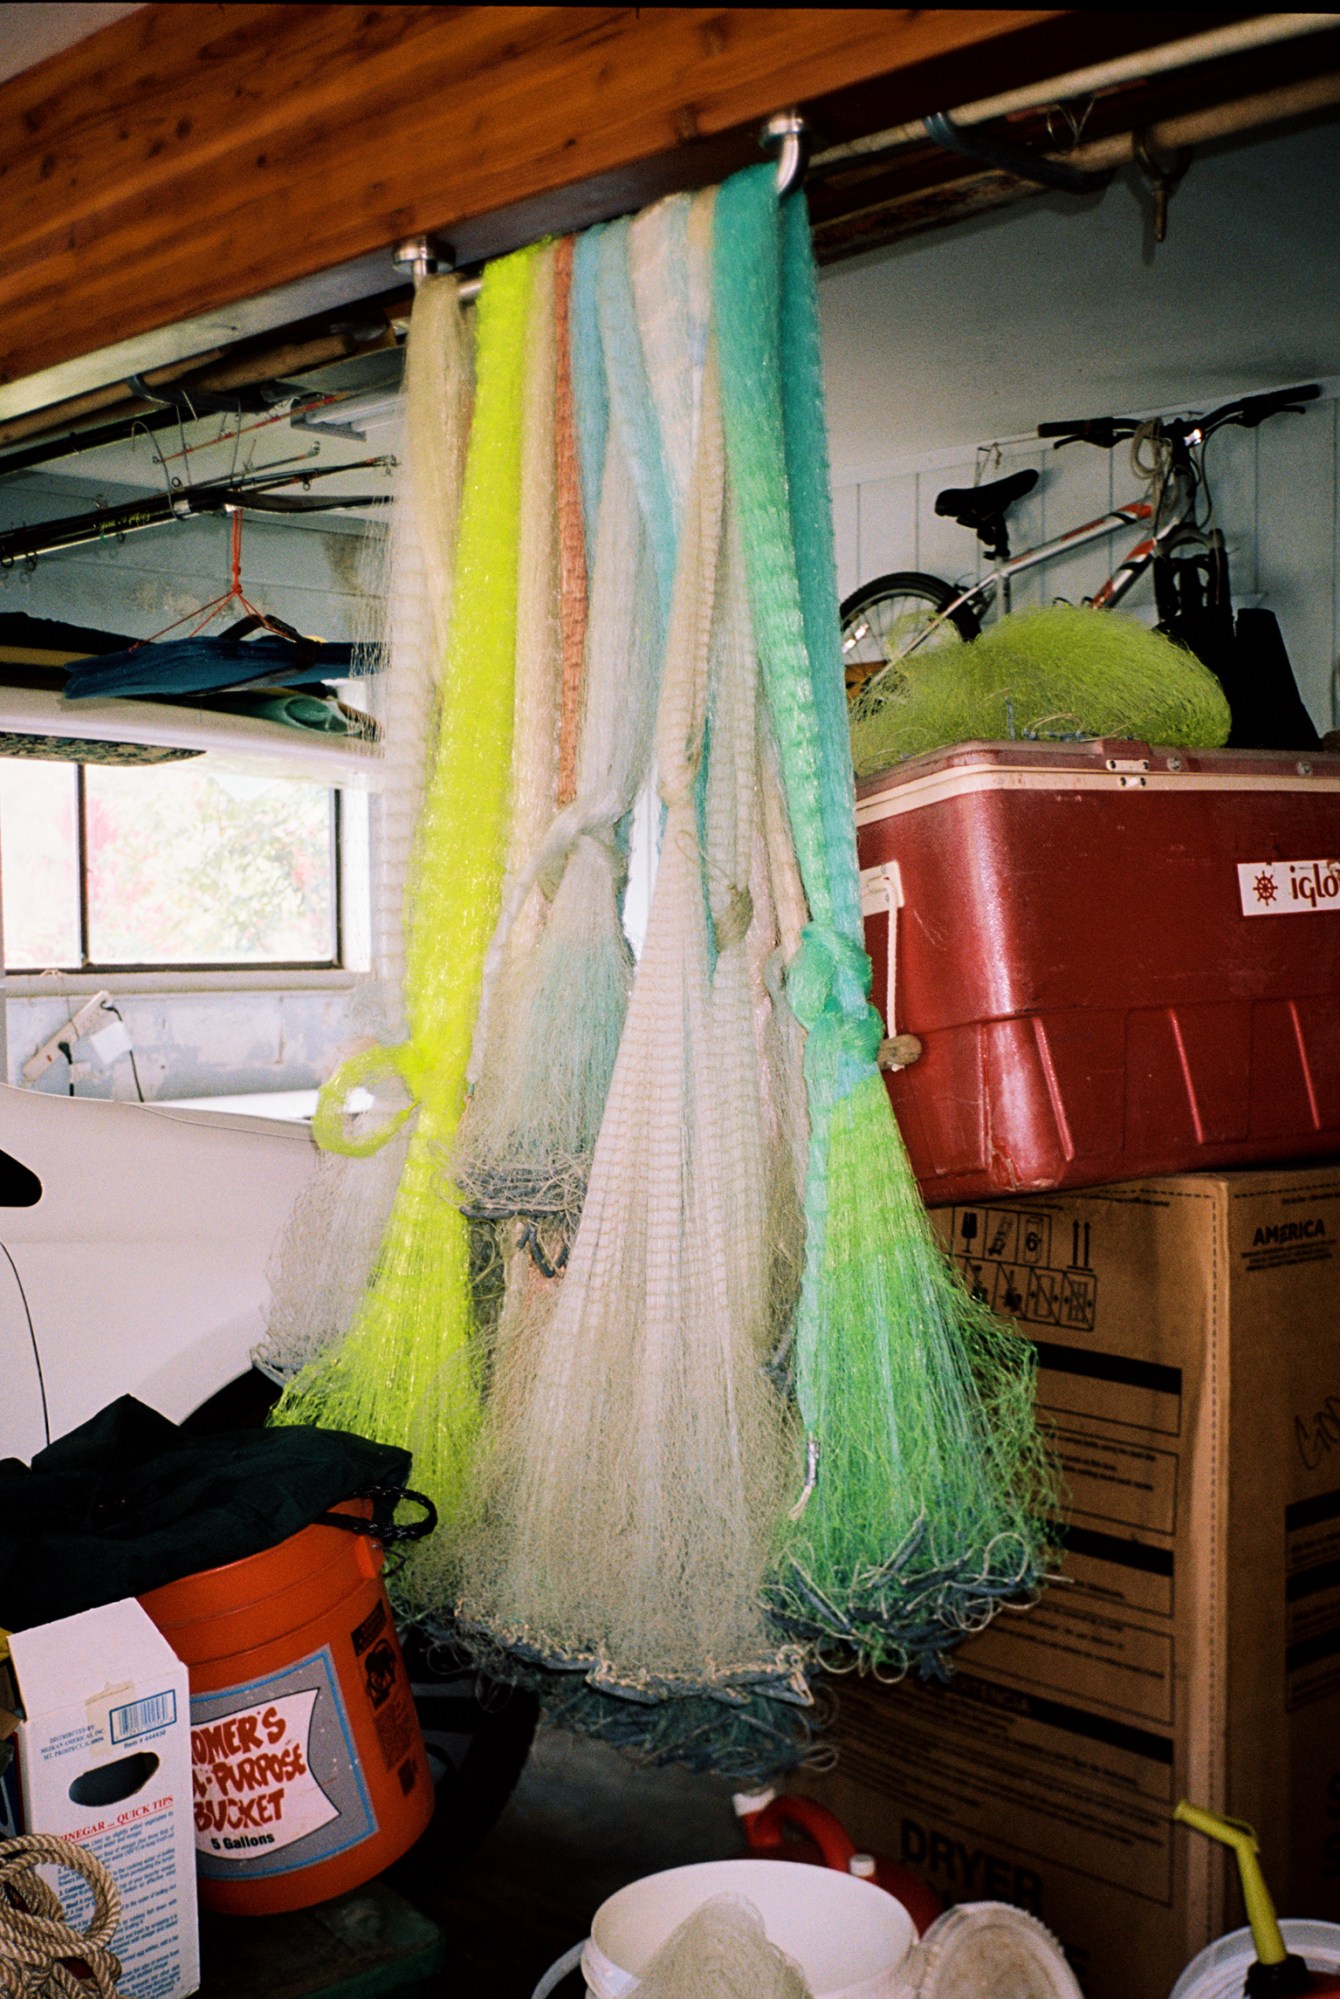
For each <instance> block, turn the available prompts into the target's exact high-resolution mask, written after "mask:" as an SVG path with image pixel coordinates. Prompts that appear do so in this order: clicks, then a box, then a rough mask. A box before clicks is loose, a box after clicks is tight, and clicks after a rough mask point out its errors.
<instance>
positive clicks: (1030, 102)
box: [810, 14, 1340, 173]
mask: <svg viewBox="0 0 1340 1999" xmlns="http://www.w3.org/2000/svg"><path fill="white" fill-rule="evenodd" d="M1337 27H1340V15H1336V14H1258V15H1254V16H1253V17H1252V19H1251V20H1248V21H1235V22H1233V23H1231V24H1230V25H1229V26H1227V27H1223V28H1208V29H1206V31H1205V32H1204V33H1203V34H1199V35H1187V36H1184V37H1183V39H1182V40H1181V41H1176V42H1165V43H1164V44H1163V46H1162V47H1161V48H1154V49H1143V50H1139V51H1137V52H1135V53H1134V54H1132V55H1128V56H1114V57H1113V58H1112V59H1111V60H1110V61H1108V62H1101V63H1092V64H1090V65H1089V67H1088V68H1086V69H1073V70H1068V71H1067V72H1066V73H1065V74H1064V75H1063V76H1053V77H1049V78H1044V79H1043V80H1042V81H1041V82H1039V83H1030V84H1025V85H1024V86H1022V87H1021V88H1020V89H1018V90H1009V91H1004V92H1002V93H1001V95H1000V96H998V97H982V98H978V99H976V100H975V101H974V102H973V103H971V104H960V105H958V106H957V107H955V108H954V109H952V110H950V111H949V112H948V113H946V114H945V115H946V116H948V117H949V118H950V119H951V120H952V121H953V124H954V126H955V128H956V129H957V130H959V131H962V130H963V128H964V127H966V126H972V125H986V124H989V123H990V122H991V121H992V120H993V119H997V118H1009V117H1012V116H1013V115H1014V114H1015V113H1016V112H1020V111H1041V110H1042V109H1043V108H1044V107H1045V106H1046V105H1049V104H1064V103H1068V102H1069V101H1070V100H1072V99H1074V98H1080V97H1092V96H1094V95H1095V93H1096V92H1098V91H1100V90H1111V89H1113V88H1114V87H1115V86H1116V85H1118V84H1122V83H1137V82H1140V81H1142V80H1143V79H1145V78H1149V77H1155V76H1166V75H1167V74H1168V73H1169V72H1170V71H1172V70H1178V69H1192V68H1198V67H1199V66H1200V65H1201V64H1202V63H1207V62H1214V61H1217V60H1219V59H1220V58H1223V57H1225V56H1234V55H1244V54H1246V53H1248V52H1250V51H1251V50H1252V49H1263V48H1273V47H1275V46H1276V44H1278V43H1281V42H1290V41H1297V40H1298V39H1299V38H1300V37H1301V36H1303V35H1315V34H1319V33H1321V32H1322V31H1323V30H1324V29H1326V28H1337ZM927 123H928V121H927V120H926V119H925V118H914V119H912V120H911V121H910V122H909V123H907V124H904V125H891V126H889V127H888V129H887V130H885V131H883V132H872V133H870V134H869V135H868V136H867V137H865V138H862V139H850V140H848V141H846V142H845V143H844V144H843V145H840V146H829V147H827V148H826V149H825V150H824V151H823V152H821V153H816V154H815V155H814V157H813V159H812V160H811V162H810V166H811V168H812V170H813V171H814V172H815V173H823V172H824V171H826V170H827V169H829V168H831V167H838V166H842V165H845V164H847V163H848V162H850V161H853V160H860V159H864V158H866V157H867V156H868V155H870V154H872V153H890V152H894V151H896V150H897V149H898V147H900V146H910V145H915V144H916V143H917V142H918V141H921V142H924V141H925V140H926V139H927V138H928V137H930V136H933V135H931V134H930V133H928V131H927ZM1067 157H1068V158H1072V159H1073V158H1076V157H1077V154H1072V155H1067Z"/></svg>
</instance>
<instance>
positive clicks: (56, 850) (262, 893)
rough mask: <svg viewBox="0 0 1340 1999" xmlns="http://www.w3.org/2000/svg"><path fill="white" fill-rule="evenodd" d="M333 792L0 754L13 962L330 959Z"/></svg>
mask: <svg viewBox="0 0 1340 1999" xmlns="http://www.w3.org/2000/svg"><path fill="white" fill-rule="evenodd" d="M339 819H340V806H339V794H338V793H337V792H334V791H330V790H327V789H325V788H323V787H321V786H319V785H315V784H305V783H300V782H294V781H292V780H290V779H275V778H257V777H244V776H235V775H233V774H231V773H230V772H227V771H220V770H217V769H216V768H214V766H213V765H212V764H211V763H207V762H205V761H204V760H203V759H198V758H192V759H191V760H189V761H186V762H182V763H172V764H156V765H129V766H123V765H115V764H70V763H47V762H37V761H33V762H28V761H26V760H22V759H6V760H4V761H3V762H2V763H0V892H2V893H3V922H4V963H5V969H6V970H7V971H10V972H24V971H33V972H40V971H48V970H53V969H56V970H62V971H85V970H87V971H102V970H116V969H120V970H157V969H159V968H164V969H167V968H172V967H189V968H192V969H199V970H216V969H217V970H222V969H228V968H232V967H241V966H270V967H294V968H298V967H308V966H334V965H338V964H339V963H340V962H341V948H340V945H341V938H340V870H339V860H338V854H339V844H340V842H339V832H340V823H339Z"/></svg>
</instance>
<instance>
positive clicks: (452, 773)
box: [276, 250, 542, 1599]
mask: <svg viewBox="0 0 1340 1999" xmlns="http://www.w3.org/2000/svg"><path fill="white" fill-rule="evenodd" d="M534 263H535V252H533V251H530V250H527V251H520V252H518V253H517V254H516V255H514V256H512V257H509V258H506V259H504V260H502V261H501V262H499V263H496V264H493V265H490V267H489V269H488V272H487V274H486V277H485V282H484V288H483V291H482V293H481V296H480V300H479V306H478V310H477V337H478V348H477V377H478V379H477V389H476V398H475V410H474V420H473V424H472V427H471V431H470V440H469V447H468V455H467V460H466V470H465V484H464V491H463V495H462V499H461V507H460V520H459V531H458V538H457V551H456V567H455V583H454V603H453V607H452V609H453V615H452V619H451V623H450V626H449V629H448V633H447V650H446V657H445V661H444V665H443V668H442V683H441V693H440V701H439V711H440V721H439V727H438V734H437V742H436V752H435V757H434V763H433V769H432V774H431V777H430V779H429V782H428V787H427V791H426V794H425V797H424V802H423V810H422V814H421V817H420V824H419V832H418V837H417V844H416V847H415V853H414V859H413V862H412V864H411V869H410V880H411V889H410V900H409V919H408V921H409V935H408V944H407V950H406V964H405V1000H406V1013H407V1017H408V1026H409V1036H408V1039H407V1040H406V1041H404V1042H402V1043H400V1044H399V1045H398V1046H395V1047H382V1048H372V1049H368V1050H365V1051H364V1052H363V1053H361V1054H359V1055H356V1056H354V1057H352V1058H351V1059H350V1060H349V1061H348V1062H346V1063H345V1064H344V1065H343V1067H342V1068H341V1069H340V1070H339V1071H337V1073H336V1074H335V1075H334V1076H333V1077H332V1078H331V1080H330V1082H329V1083H328V1084H327V1085H326V1088H325V1090H324V1091H323V1092H322V1098H321V1102H320V1104H319V1106H318V1116H317V1121H316V1132H317V1136H318V1138H319V1139H320V1140H321V1142H322V1143H324V1144H325V1145H327V1146H328V1147H330V1148H331V1149H334V1150H339V1149H344V1150H346V1151H348V1152H351V1153H354V1154H366V1153H370V1152H372V1151H375V1150H376V1149H377V1147H378V1145H379V1144H380V1143H383V1142H384V1141H385V1139H386V1138H387V1137H388V1136H389V1135H390V1133H391V1132H392V1131H394V1130H395V1129H397V1128H398V1127H399V1126H400V1125H401V1124H403V1123H404V1122H405V1121H406V1120H407V1119H408V1118H409V1117H410V1116H411V1115H413V1120H414V1121H413V1128H412V1130H411V1133H410V1136H409V1140H408V1145H407V1149H406V1156H405V1164H404V1169H403V1172H402V1174H401V1177H400V1181H399V1185H398V1187H397V1190H396V1195H395V1200H394V1204H393V1206H392V1210H391V1215H390V1219H389V1221H388V1224H387V1227H386V1230H385V1233H384V1236H383V1239H382V1242H381V1245H380V1248H379V1251H378V1254H377V1257H376V1260H375V1266H374V1269H373V1272H372V1275H371V1279H370V1281H369V1283H368V1286H367V1288H366V1290H365V1292H364V1294H363V1297H362V1299H361V1301H360V1303H359V1306H358V1308H357V1311H356V1314H355V1316H354V1319H353V1322H352V1324H351V1326H350V1328H349V1331H348V1334H347V1337H346V1338H345V1340H344V1342H343V1344H342V1345H341V1346H339V1347H338V1348H336V1349H333V1350H331V1351H330V1352H328V1353H326V1354H323V1355H320V1356H318V1358H317V1359H316V1360H315V1361H313V1362H312V1363H311V1364H310V1365H309V1366H308V1367H307V1368H306V1369H304V1371H303V1372H302V1373H301V1374H300V1375H299V1376H298V1377H297V1379H296V1380H295V1381H294V1382H293V1383H292V1384H291V1385H290V1387H289V1388H288V1389H287V1390H286V1392H285V1394H284V1397H283V1398H282V1400H281V1402H280V1404H279V1407H278V1410H277V1412H276V1415H277V1420H279V1421H281V1422H283V1421H288V1422H315V1423H319V1424H324V1425H325V1426H327V1427H332V1428H337V1429H347V1430H352V1431H355V1432H356V1433H359V1434H362V1435H367V1436H371V1437H376V1438H378V1439H380V1440H383V1441H387V1442H396V1443H400V1444H404V1445H406V1446H408V1448H409V1449H411V1450H412V1451H413V1453H414V1461H415V1476H416V1482H417V1484H418V1485H419V1486H420V1488H421V1489H422V1490H423V1491H425V1492H427V1493H428V1494H429V1495H430V1496H431V1497H432V1499H433V1500H434V1501H435V1503H436V1504H437V1506H438V1508H439V1512H440V1514H441V1516H442V1519H443V1522H444V1524H445V1525H446V1526H447V1527H448V1530H449V1529H450V1523H451V1521H452V1520H453V1518H454V1517H455V1515H456V1512H457V1508H458V1504H459V1502H460V1499H461V1496H462V1489H463V1481H464V1477H465V1472H466V1468H467V1465H468V1462H469V1454H470V1450H471V1446H472V1443H473V1440H474V1437H475V1434H476V1431H477V1425H478V1413H479V1402H478V1388H477V1384H476V1381H475V1379H474V1375H473V1372H472V1370H471V1368H470V1366H469V1365H468V1355H467V1337H468V1334H469V1331H470V1327H471V1303H470V1294H469V1277H470V1245H469V1239H468V1233H467V1224H466V1222H465V1220H464V1218H463V1217H462V1216H461V1214H460V1213H459V1211H458V1209H457V1207H456V1206H455V1205H454V1203H453V1202H452V1201H449V1200H444V1199H443V1198H442V1194H441V1191H440V1186H439V1181H440V1177H441V1152H442V1149H443V1147H445V1146H448V1145H449V1144H450V1142H451V1139H452V1137H453V1135H454V1132H455V1128H456V1123H457V1119H458V1117H459V1112H460V1105H461V1100H462V1097H463V1094H464V1086H465V1071H466V1064H467V1060H468V1055H469V1046H470V1035H471V1029H472V1027H473V1023H474V1015H475V1009H476V1005H477V1000H478V993H479V985H480V977H481V972H482V965H483V958H484V951H485V947H486V944H487V941H488V936H489V932H490V929H491V927H492V925H493V922H494V920H495V918H496V914H497V908H498V900H499V892H500V883H501V878H502V871H503V864H504V860H505V857H506V837H507V812H508V801H509V793H510V780H511V750H512V722H513V700H514V684H515V655H516V634H517V580H518V562H519V556H518V550H519V540H520V533H519V529H520V518H519V517H520V486H521V455H522V452H521V444H522V413H523V402H524V393H523V392H524V386H525V384H524V356H525V352H526V346H527V337H528V322H529V312H530V307H531V304H532V296H533V285H532V278H533V274H534ZM541 296H542V294H541ZM360 1086H361V1087H373V1088H374V1089H377V1090H379V1091H383V1092H385V1091H388V1090H394V1089H400V1090H402V1091H403V1093H404V1097H405V1102H404V1103H403V1104H402V1105H401V1106H400V1107H399V1108H398V1109H396V1110H395V1111H394V1112H392V1113H391V1114H390V1115H388V1116H387V1117H386V1118H384V1119H383V1120H382V1122H381V1123H380V1125H379V1126H378V1127H377V1128H376V1129H375V1130H373V1131H371V1132H351V1131H350V1130H349V1128H348V1123H347V1120H346V1118H345V1115H344V1111H345V1107H346V1105H347V1104H348V1103H349V1099H350V1095H351V1092H352V1091H353V1090H354V1089H355V1088H356V1087H360ZM450 1545H451V1544H450V1532H449V1531H448V1533H447V1534H446V1535H439V1536H438V1537H435V1540H434V1542H433V1543H428V1544H425V1547H424V1553H423V1555H418V1554H417V1552H416V1557H415V1558H414V1559H413V1560H412V1561H411V1562H410V1563H409V1564H408V1565H407V1567H406V1569H404V1570H402V1572H401V1576H400V1586H401V1589H402V1591H403V1592H404V1593H405V1595H406V1597H407V1599H412V1598H413V1597H414V1596H415V1595H416V1594H418V1593H419V1592H421V1591H424V1592H426V1591H428V1590H430V1588H431V1583H430V1575H429V1569H430V1565H433V1564H434V1552H433V1551H435V1550H437V1551H439V1552H438V1553H437V1562H439V1563H440V1561H441V1559H442V1558H443V1556H445V1555H447V1554H449V1551H450Z"/></svg>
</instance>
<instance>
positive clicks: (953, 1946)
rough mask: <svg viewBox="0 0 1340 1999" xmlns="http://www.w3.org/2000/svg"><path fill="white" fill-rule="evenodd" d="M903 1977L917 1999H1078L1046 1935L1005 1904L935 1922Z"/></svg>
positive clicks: (966, 1905)
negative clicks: (906, 1978)
mask: <svg viewBox="0 0 1340 1999" xmlns="http://www.w3.org/2000/svg"><path fill="white" fill-rule="evenodd" d="M907 1971H908V1974H909V1986H910V1989H911V1991H913V1992H915V1993H916V1995H917V1999H1083V1995H1082V1994H1081V1992H1080V1989H1079V1986H1078V1985H1077V1984H1076V1983H1075V1976H1074V1973H1073V1972H1072V1971H1071V1969H1070V1966H1069V1965H1068V1964H1067V1963H1066V1961H1065V1958H1064V1956H1063V1955H1062V1952H1061V1946H1060V1945H1059V1944H1058V1943H1057V1941H1056V1939H1055V1937H1054V1936H1053V1935H1052V1933H1051V1931H1050V1930H1048V1929H1045V1928H1044V1927H1043V1925H1042V1924H1041V1923H1040V1922H1038V1921H1037V1919H1036V1918H1035V1917H1033V1916H1028V1915H1025V1914H1024V1911H1023V1910H1022V1909H1014V1908H1011V1907H1010V1905H1009V1904H1008V1903H1007V1902H961V1903H960V1904H959V1906H958V1907H957V1908H956V1909H950V1910H949V1912H948V1914H947V1915H943V1916H939V1917H937V1918H936V1920H935V1921H934V1922H933V1923H932V1924H931V1926H930V1928H929V1929H928V1930H927V1932H926V1934H925V1936H924V1937H923V1938H922V1939H921V1942H920V1943H919V1944H918V1945H917V1947H916V1949H915V1950H914V1952H913V1954H912V1958H911V1959H910V1961H909V1963H908V1966H907Z"/></svg>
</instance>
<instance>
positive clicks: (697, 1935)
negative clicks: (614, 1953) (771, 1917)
mask: <svg viewBox="0 0 1340 1999" xmlns="http://www.w3.org/2000/svg"><path fill="white" fill-rule="evenodd" d="M637 1992H638V1999H812V1994H811V1991H810V1987H809V1985H808V1984H807V1983H806V1981H805V1974H804V1972H803V1971H802V1970H801V1968H800V1966H799V1965H798V1964H797V1963H796V1962H795V1960H794V1959H793V1958H789V1957H788V1956H787V1955H786V1953H785V1951H782V1950H779V1949H778V1948H777V1945H776V1944H774V1943H770V1942H769V1941H768V1936H767V1932H766V1931H765V1929H764V1927H763V1918H762V1917H761V1916H760V1915H759V1913H758V1910H757V1909H756V1908H755V1907H754V1905H753V1903H752V1902H749V1901H746V1900H745V1898H744V1896H742V1895H714V1896H713V1897H712V1899H711V1901H710V1902H704V1903H703V1904H702V1906H701V1908H697V1909H695V1910H694V1912H693V1914H692V1915H691V1916H689V1917H688V1918H687V1920H686V1921H684V1922H682V1923H681V1924H680V1926H679V1928H678V1929H677V1930H676V1931H675V1932H674V1934H673V1935H672V1936H671V1937H670V1938H669V1939H668V1940H667V1941H666V1942H665V1943H663V1944H662V1945H661V1948H660V1949H659V1950H658V1951H657V1953H656V1955H655V1957H654V1958H653V1959H652V1961H651V1963H650V1964H649V1965H648V1967H647V1969H646V1972H645V1973H644V1975H643V1977H642V1980H641V1982H640V1983H639V1985H638V1987H637Z"/></svg>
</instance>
